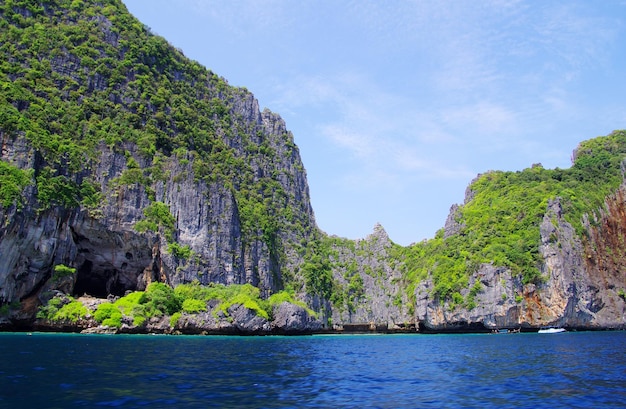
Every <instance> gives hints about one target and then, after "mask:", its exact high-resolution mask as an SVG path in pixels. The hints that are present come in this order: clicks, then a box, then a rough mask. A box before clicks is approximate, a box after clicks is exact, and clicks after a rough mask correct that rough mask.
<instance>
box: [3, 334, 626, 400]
mask: <svg viewBox="0 0 626 409" xmlns="http://www.w3.org/2000/svg"><path fill="white" fill-rule="evenodd" d="M102 407H104V408H106V407H118V408H485V407H493V408H506V407H510V408H624V407H626V332H570V333H562V334H552V335H544V334H536V333H528V334H526V333H522V334H506V335H492V334H474V335H419V334H412V335H326V336H317V335H316V336H304V337H225V336H224V337H220V336H147V335H128V336H125V335H79V334H45V333H33V334H32V335H29V334H26V333H18V334H14V333H0V408H38V409H43V408H102Z"/></svg>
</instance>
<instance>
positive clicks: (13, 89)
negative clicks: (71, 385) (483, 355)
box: [0, 0, 626, 333]
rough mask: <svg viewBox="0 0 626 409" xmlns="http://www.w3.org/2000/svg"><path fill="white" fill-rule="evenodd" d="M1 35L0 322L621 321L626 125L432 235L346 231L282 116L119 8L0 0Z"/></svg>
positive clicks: (482, 197) (385, 324)
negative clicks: (324, 228) (324, 227)
mask: <svg viewBox="0 0 626 409" xmlns="http://www.w3.org/2000/svg"><path fill="white" fill-rule="evenodd" d="M0 40H1V41H0V44H2V45H1V46H0V67H1V68H0V86H1V88H0V140H1V143H2V151H1V161H0V215H1V217H2V224H1V225H0V327H4V328H40V329H55V328H56V329H63V330H86V331H96V332H107V331H113V332H167V333H170V332H186V333H306V332H312V331H318V330H333V329H334V330H344V331H346V330H366V331H369V330H379V331H386V330H392V331H417V330H421V331H474V330H476V331H478V330H490V329H493V328H500V327H509V328H519V327H523V328H527V329H532V328H537V327H539V326H541V325H546V324H553V325H563V326H568V327H576V328H624V327H625V321H626V320H625V308H626V307H625V298H626V295H625V293H624V292H625V291H626V278H625V273H624V268H623V267H624V263H626V261H625V260H626V254H625V250H626V249H625V248H624V246H625V244H624V240H623V237H624V232H625V229H626V225H625V223H626V218H624V213H625V210H624V205H625V201H624V194H625V192H626V190H625V189H626V188H625V187H624V186H625V185H624V183H623V182H624V175H623V169H622V163H623V161H624V159H625V158H626V133H625V132H624V131H616V132H614V133H613V134H611V135H609V136H606V137H602V138H596V139H592V140H590V141H585V142H583V143H581V145H580V146H579V147H578V149H577V150H576V152H575V157H574V162H573V165H572V168H570V169H553V170H549V169H543V167H541V166H540V165H534V166H533V167H532V168H529V169H525V170H523V171H520V172H488V173H485V174H483V175H480V176H479V177H477V178H476V180H474V181H473V182H472V184H471V185H470V186H469V187H468V190H467V192H466V199H465V202H464V203H463V204H460V205H454V206H453V207H452V208H451V212H450V216H449V218H448V220H447V222H446V224H445V226H444V228H443V229H442V230H441V231H439V232H438V233H437V235H436V236H435V237H434V238H433V239H431V240H427V241H424V242H421V243H416V244H413V245H411V246H408V247H401V246H398V245H396V244H395V243H392V242H391V241H390V239H389V237H388V236H387V234H386V233H385V231H384V228H383V227H382V226H380V225H377V226H375V228H374V231H373V233H372V234H371V235H370V236H368V237H366V238H364V239H361V240H356V241H352V240H347V239H342V238H338V237H334V236H328V235H326V234H325V233H323V232H321V231H320V230H319V229H318V227H317V226H316V223H315V218H314V213H313V210H312V208H311V204H310V198H309V190H308V185H307V180H306V172H305V170H304V166H303V164H302V161H301V159H300V155H299V151H298V148H297V146H296V145H295V144H294V141H293V136H292V135H291V133H290V132H289V131H288V130H287V127H286V124H285V123H284V121H283V120H282V119H281V118H280V116H278V115H277V114H275V113H272V112H270V111H269V110H267V109H265V110H261V109H260V108H259V106H258V102H257V101H256V99H255V98H254V96H253V95H252V94H251V93H250V92H248V91H247V90H246V89H243V88H235V87H232V86H230V85H228V83H227V82H226V80H225V79H223V78H221V77H219V76H217V75H216V74H214V73H212V72H210V71H208V70H207V69H206V68H204V67H202V66H201V65H199V64H198V63H196V62H194V61H191V60H189V59H187V58H186V57H185V56H184V55H183V54H182V52H181V51H179V50H177V49H175V48H173V47H172V46H171V45H169V44H168V43H167V42H166V41H165V40H164V39H163V38H161V37H158V36H156V35H154V34H152V33H150V31H149V30H148V29H147V28H146V27H145V26H143V25H142V24H141V23H140V22H139V21H137V20H136V19H135V18H134V17H132V16H131V15H130V14H129V13H128V12H127V10H126V8H125V7H124V6H123V4H122V3H121V2H120V1H119V0H108V1H103V2H95V1H70V0H57V1H51V2H44V3H43V4H42V3H41V2H36V1H29V0H19V1H11V2H8V1H2V2H0ZM155 283H156V284H163V285H165V286H156V285H155ZM255 289H256V290H255ZM78 300H80V301H78ZM313 310H314V311H313Z"/></svg>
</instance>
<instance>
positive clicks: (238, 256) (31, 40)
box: [0, 1, 318, 304]
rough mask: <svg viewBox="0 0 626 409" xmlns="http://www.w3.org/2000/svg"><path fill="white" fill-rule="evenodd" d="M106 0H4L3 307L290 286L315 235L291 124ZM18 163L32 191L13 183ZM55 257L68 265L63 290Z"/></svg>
mask: <svg viewBox="0 0 626 409" xmlns="http://www.w3.org/2000/svg"><path fill="white" fill-rule="evenodd" d="M31 3H32V4H31ZM108 3H110V4H107V5H103V4H101V3H96V2H84V3H83V2H79V3H72V4H71V5H70V2H64V1H55V2H47V3H45V5H43V6H40V5H39V3H37V2H27V1H23V2H11V3H4V4H2V5H1V7H0V14H1V15H0V18H1V19H2V20H3V25H2V28H1V32H0V33H1V35H2V43H3V44H8V43H13V44H14V47H12V48H9V47H2V57H0V58H1V59H2V60H3V68H2V82H3V84H4V88H3V89H4V91H3V94H2V100H1V101H0V102H1V103H2V104H1V105H2V121H1V122H0V139H1V141H2V152H1V159H2V164H3V168H2V175H3V176H6V177H7V178H6V179H3V183H4V186H3V189H2V193H3V197H2V199H3V200H2V203H0V215H1V217H2V221H3V222H2V225H1V226H0V303H1V304H9V303H13V302H19V301H20V300H25V299H27V298H28V297H32V296H35V297H37V296H39V298H40V299H41V300H42V301H45V296H43V295H42V294H44V293H49V291H50V290H54V289H62V290H63V291H65V292H67V293H68V294H73V295H81V294H83V293H87V294H90V295H94V296H100V297H106V296H107V295H109V294H113V295H123V294H124V293H125V292H127V291H133V290H141V289H144V288H145V287H146V285H147V283H150V282H152V281H161V282H166V283H168V284H171V285H176V284H179V283H184V282H191V281H194V280H197V281H199V282H200V283H202V284H208V283H210V282H214V283H223V284H243V283H250V284H252V285H254V286H256V287H259V288H260V289H261V291H262V293H263V294H266V295H269V294H271V293H273V292H276V291H277V290H279V289H282V288H283V286H284V284H285V283H284V275H283V273H284V271H286V270H290V269H292V268H293V265H294V264H297V263H298V262H299V258H298V249H299V248H300V246H301V242H304V243H305V242H306V241H307V239H308V238H309V237H311V235H313V234H318V232H317V228H316V225H315V220H314V216H313V211H312V209H311V206H310V201H309V191H308V186H307V181H306V174H305V171H304V167H303V165H302V162H301V159H300V155H299V152H298V149H297V147H296V146H295V144H294V143H293V137H292V135H291V133H290V132H289V131H288V130H287V128H286V125H285V123H284V121H283V120H282V119H281V118H280V117H279V116H278V115H277V114H274V113H272V112H270V111H269V110H263V111H261V110H260V109H259V106H258V102H257V100H256V99H255V98H254V96H253V95H252V94H251V93H250V92H248V91H246V90H245V89H240V88H234V87H231V86H229V85H228V84H227V83H226V81H225V80H224V79H222V78H219V77H217V76H216V75H215V74H213V73H211V72H210V71H208V70H206V69H205V68H203V67H201V66H200V65H198V64H197V63H195V62H193V61H190V60H188V59H186V58H185V57H184V56H183V55H182V54H181V53H180V52H179V51H177V50H175V49H174V48H173V47H171V46H170V45H169V44H167V43H166V42H165V40H163V39H162V38H159V37H157V36H155V35H153V34H151V33H150V32H149V30H148V29H146V28H145V27H143V26H142V25H141V24H140V23H139V22H138V21H136V20H135V19H134V18H132V16H130V15H129V14H128V13H127V12H126V10H125V8H124V6H123V5H122V4H121V3H120V2H119V1H112V2H108ZM14 174H15V175H18V176H19V175H25V178H26V180H27V182H26V183H24V186H19V187H20V188H22V187H23V189H15V190H16V191H13V190H8V189H9V188H11V187H12V186H13V182H12V181H13V179H10V177H12V176H11V175H14ZM5 188H6V189H5ZM59 265H62V266H66V267H69V268H70V269H75V274H74V275H72V276H71V277H68V278H66V279H64V280H63V288H61V286H60V281H59V279H58V277H56V276H55V267H56V266H59Z"/></svg>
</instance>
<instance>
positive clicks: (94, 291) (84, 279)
mask: <svg viewBox="0 0 626 409" xmlns="http://www.w3.org/2000/svg"><path fill="white" fill-rule="evenodd" d="M123 267H126V266H125V265H124V264H123ZM136 290H137V275H136V274H133V275H130V274H129V273H128V272H127V271H120V270H116V269H114V268H110V267H109V268H107V267H104V266H98V265H94V263H93V262H92V261H91V260H85V261H84V262H83V264H82V265H81V266H80V268H79V269H78V270H77V274H76V284H74V295H75V296H81V295H83V294H88V295H91V296H93V297H97V298H107V297H108V296H109V295H115V296H119V297H121V296H123V295H124V294H125V293H126V292H127V291H136Z"/></svg>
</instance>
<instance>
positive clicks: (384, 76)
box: [123, 0, 626, 245]
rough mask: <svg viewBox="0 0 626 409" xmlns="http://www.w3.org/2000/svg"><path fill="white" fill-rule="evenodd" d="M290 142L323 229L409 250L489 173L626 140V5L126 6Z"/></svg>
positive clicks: (284, 1) (161, 2)
mask: <svg viewBox="0 0 626 409" xmlns="http://www.w3.org/2000/svg"><path fill="white" fill-rule="evenodd" d="M123 1H124V3H125V4H126V6H127V7H128V9H129V11H130V12H131V13H133V14H134V15H135V16H136V17H137V18H139V19H140V20H141V21H142V22H143V23H144V24H146V25H147V26H149V27H150V28H151V29H152V31H153V32H155V33H157V34H159V35H161V36H163V37H165V38H166V39H167V40H168V41H169V42H170V43H171V44H173V45H174V46H175V47H178V48H180V49H181V50H182V51H183V52H184V54H185V55H186V56H188V57H189V58H191V59H194V60H196V61H198V62H200V63H201V64H202V65H204V66H206V67H207V68H209V69H210V70H212V71H213V72H215V73H216V74H218V75H220V76H222V77H224V78H225V79H226V80H227V81H228V82H229V83H230V84H231V85H235V86H242V87H246V88H247V89H248V90H250V91H251V92H252V93H253V94H254V95H255V97H256V98H257V99H258V100H259V104H260V106H261V107H267V108H269V109H270V110H272V111H274V112H277V113H279V114H280V115H281V116H282V117H283V118H284V119H285V121H286V123H287V127H288V129H289V130H290V131H292V132H293V134H294V139H295V142H296V144H297V145H298V147H299V148H300V154H301V156H302V160H303V162H304V166H305V168H306V170H307V177H308V181H309V187H310V191H311V201H312V205H313V209H314V211H315V215H316V220H317V223H318V225H319V226H320V228H321V229H322V230H324V231H325V232H327V233H328V234H335V235H338V236H342V237H347V238H351V239H356V238H362V237H365V236H367V235H368V234H369V233H371V231H372V229H373V227H374V225H375V224H376V223H378V222H379V223H381V224H382V225H383V227H384V228H385V229H386V231H387V232H388V234H389V236H390V237H391V239H392V240H393V241H395V242H396V243H399V244H403V245H408V244H409V243H411V242H417V241H420V240H423V239H427V238H431V237H433V236H434V234H435V232H436V231H437V230H438V229H440V228H441V227H443V225H444V222H445V219H446V217H447V215H448V212H449V209H450V206H451V205H452V204H454V203H462V202H463V198H464V193H465V189H466V187H467V185H468V184H469V183H470V182H471V180H472V179H473V178H474V177H475V176H476V175H477V174H479V173H483V172H486V171H488V170H513V171H514V170H522V169H524V168H527V167H530V166H531V165H532V164H533V163H542V164H543V166H544V167H546V168H555V167H560V168H567V167H569V166H570V163H571V154H572V151H573V150H574V149H575V148H576V145H577V144H578V143H579V142H581V141H583V140H586V139H590V138H593V137H596V136H600V135H606V134H608V133H610V132H611V131H613V130H615V129H624V128H626V0H613V1H612V0H603V1H591V0H589V1H576V0H570V1H560V0H559V1H550V0H541V1H539V0H537V1H514V0H510V1H509V0H502V1H497V0H492V1H488V0H485V1H473V0H472V1H470V0H458V1H439V0H420V1H408V0H407V1H397V0H396V1H373V0H371V1H368V0H358V1H356V0H355V1H341V0H316V1H294V0H229V1H226V0H220V1H213V0H150V1H148V0H123Z"/></svg>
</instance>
